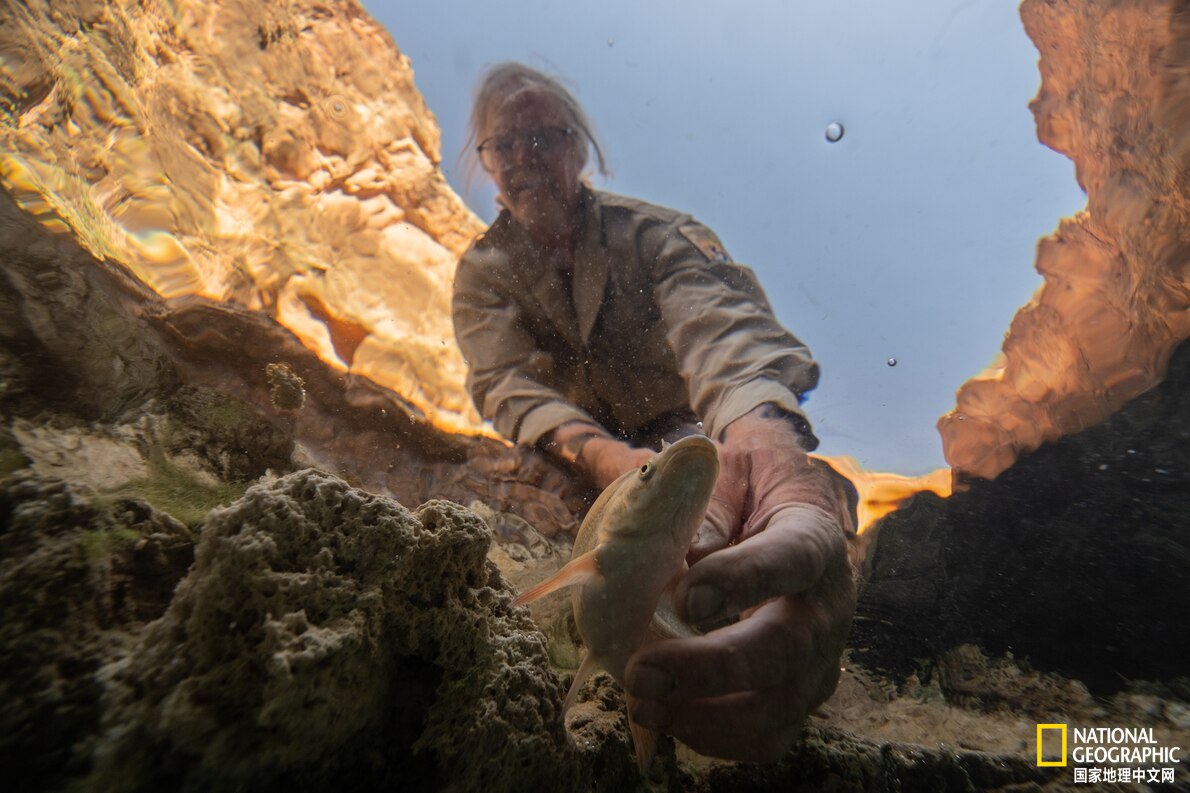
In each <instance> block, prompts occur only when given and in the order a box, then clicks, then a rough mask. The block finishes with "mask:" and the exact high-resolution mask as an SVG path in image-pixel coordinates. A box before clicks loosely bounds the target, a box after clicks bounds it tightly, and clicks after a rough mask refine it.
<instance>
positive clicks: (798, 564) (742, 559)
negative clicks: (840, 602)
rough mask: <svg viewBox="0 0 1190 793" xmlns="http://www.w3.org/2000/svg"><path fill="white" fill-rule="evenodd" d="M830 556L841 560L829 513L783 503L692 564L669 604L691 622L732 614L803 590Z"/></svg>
mask: <svg viewBox="0 0 1190 793" xmlns="http://www.w3.org/2000/svg"><path fill="white" fill-rule="evenodd" d="M708 514H709V513H708ZM836 560H844V561H845V560H846V543H845V541H844V538H843V532H842V531H841V530H840V528H839V525H838V522H837V521H836V520H835V518H833V517H832V516H831V515H830V514H828V513H827V512H826V511H824V510H822V509H819V508H818V507H814V506H810V505H808V504H789V505H784V506H782V507H781V508H779V509H777V510H775V511H774V512H773V514H772V516H771V518H770V519H769V520H768V522H767V526H766V527H765V529H764V530H763V531H761V532H760V533H759V534H756V535H755V536H753V537H751V538H749V539H747V540H745V541H744V542H741V543H739V544H738V545H733V546H730V547H723V548H722V549H721V550H718V551H716V552H714V553H708V554H707V555H706V556H705V557H704V558H702V559H700V560H699V561H698V562H697V563H696V564H694V565H692V566H691V567H690V570H689V571H687V573H686V575H685V576H683V577H682V578H681V580H680V581H679V582H678V584H677V586H676V588H675V589H674V603H675V606H676V607H677V609H678V610H679V613H681V612H683V611H684V612H685V613H684V614H681V616H683V617H685V618H686V620H687V621H689V622H692V623H695V624H698V623H704V622H710V621H717V620H722V619H726V618H729V617H734V616H735V615H737V614H739V613H740V612H742V611H744V610H745V609H747V608H750V607H751V606H754V605H757V604H759V603H762V602H764V601H766V600H768V599H770V598H774V597H779V596H781V595H793V594H796V593H798V592H801V591H803V590H806V589H809V588H810V587H811V586H813V585H814V584H815V583H816V582H817V581H818V579H819V578H821V577H822V574H823V572H824V571H825V570H826V567H827V565H828V564H830V563H832V562H834V561H836Z"/></svg>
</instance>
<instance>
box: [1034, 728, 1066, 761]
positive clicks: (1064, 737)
mask: <svg viewBox="0 0 1190 793" xmlns="http://www.w3.org/2000/svg"><path fill="white" fill-rule="evenodd" d="M1044 730H1059V731H1060V732H1061V733H1062V759H1061V760H1042V759H1041V733H1042V732H1043V731H1044ZM1047 766H1049V767H1053V766H1057V767H1062V768H1065V767H1066V725H1065V724H1038V725H1037V767H1038V768H1045V767H1047Z"/></svg>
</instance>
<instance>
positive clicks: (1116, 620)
mask: <svg viewBox="0 0 1190 793" xmlns="http://www.w3.org/2000/svg"><path fill="white" fill-rule="evenodd" d="M1188 390H1190V344H1182V345H1181V347H1179V348H1178V350H1177V351H1176V352H1175V354H1174V356H1173V357H1172V358H1171V360H1170V364H1169V374H1168V376H1167V378H1166V380H1165V381H1164V382H1163V383H1162V384H1161V385H1159V386H1158V387H1157V388H1155V389H1153V390H1152V391H1150V392H1148V393H1146V394H1145V395H1143V396H1141V397H1140V398H1138V399H1135V400H1133V401H1132V402H1130V403H1129V404H1128V405H1126V406H1125V407H1124V408H1123V409H1122V410H1120V411H1118V412H1117V413H1115V414H1114V415H1113V416H1112V417H1111V418H1109V419H1108V420H1107V421H1106V422H1104V423H1103V424H1101V425H1099V426H1097V427H1093V428H1091V429H1089V430H1086V431H1084V432H1082V433H1079V434H1077V435H1071V436H1068V437H1066V438H1063V439H1061V440H1059V441H1057V442H1055V443H1053V444H1048V445H1046V446H1043V447H1041V448H1040V449H1038V450H1037V451H1035V452H1033V453H1032V454H1028V455H1025V456H1023V457H1022V458H1021V459H1020V460H1018V461H1017V463H1016V464H1015V465H1014V466H1013V467H1012V468H1010V469H1008V470H1007V471H1005V472H1004V473H1003V474H1001V475H1000V477H999V478H998V479H996V480H995V481H991V482H989V481H982V480H981V481H976V482H974V483H972V485H971V487H970V489H969V490H968V491H967V492H960V493H956V494H955V495H953V496H951V497H950V498H949V499H947V500H942V499H939V498H937V497H935V496H933V495H932V494H928V493H922V494H919V495H917V496H915V497H914V499H913V500H912V501H911V502H910V503H909V504H908V505H907V506H905V507H903V508H901V509H900V510H898V511H897V512H894V513H892V514H891V515H889V516H888V517H886V518H885V519H884V520H883V521H882V522H881V523H879V524H877V526H876V527H874V528H873V529H871V530H870V531H874V532H876V534H875V535H874V536H875V540H874V547H872V549H871V550H870V552H869V555H868V559H867V563H866V564H867V569H866V571H865V573H866V577H867V584H866V586H865V587H864V588H863V590H862V591H861V595H860V601H859V610H858V613H857V617H856V622H855V629H854V631H853V636H852V644H853V646H855V647H856V655H857V657H858V658H859V660H860V661H861V662H863V663H864V664H865V665H867V666H869V667H874V668H878V669H883V670H886V671H889V672H892V673H894V674H897V675H900V676H904V675H907V674H909V673H910V672H911V671H912V670H914V669H915V668H916V667H917V665H918V661H917V660H915V659H920V658H937V657H938V656H939V655H940V654H941V653H942V652H943V651H945V650H947V649H949V648H951V647H955V646H957V645H960V644H965V643H974V644H978V645H980V646H981V647H983V648H985V649H987V650H989V651H991V652H993V653H997V654H998V653H1003V652H1009V651H1010V652H1012V653H1013V654H1014V655H1015V656H1016V657H1018V658H1028V659H1029V661H1030V663H1032V664H1033V665H1034V666H1038V667H1041V668H1045V669H1052V670H1058V671H1062V672H1064V673H1066V674H1068V675H1071V676H1073V677H1076V678H1078V679H1080V680H1082V681H1083V682H1085V683H1086V684H1087V685H1088V686H1089V687H1090V688H1091V690H1092V691H1093V692H1096V693H1111V692H1113V691H1115V690H1117V689H1119V688H1120V687H1121V686H1122V685H1123V684H1124V683H1125V679H1126V678H1143V679H1158V680H1169V679H1173V678H1176V677H1178V676H1185V675H1187V674H1188V673H1190V668H1188V667H1187V665H1186V655H1185V652H1184V649H1183V647H1182V645H1181V643H1180V641H1179V638H1180V637H1184V636H1186V635H1190V612H1187V610H1186V609H1185V608H1184V607H1183V606H1184V604H1186V603H1190V517H1188V516H1190V400H1187V398H1186V395H1187V392H1188Z"/></svg>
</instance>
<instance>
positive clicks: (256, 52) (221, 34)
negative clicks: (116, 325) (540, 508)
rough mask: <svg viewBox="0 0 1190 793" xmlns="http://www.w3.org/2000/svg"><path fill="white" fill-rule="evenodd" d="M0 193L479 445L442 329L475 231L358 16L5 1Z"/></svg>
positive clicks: (398, 80)
mask: <svg viewBox="0 0 1190 793" xmlns="http://www.w3.org/2000/svg"><path fill="white" fill-rule="evenodd" d="M4 14H5V16H7V17H8V20H7V21H6V24H4V25H3V26H0V59H2V60H0V64H2V66H3V68H2V69H0V112H2V113H3V123H0V181H2V183H3V184H4V186H5V187H6V188H7V189H8V190H10V191H11V192H12V193H13V195H14V196H15V197H16V198H17V200H18V201H19V202H20V204H21V205H22V207H24V208H25V209H26V211H28V212H30V213H31V214H33V215H35V216H36V217H38V218H40V219H41V220H42V222H43V223H44V225H45V226H46V227H47V228H50V229H54V230H57V231H60V232H62V233H65V234H70V235H73V236H74V238H75V239H77V240H78V241H79V242H80V243H81V244H82V246H83V247H84V248H85V249H86V250H87V251H89V252H90V253H91V254H92V255H93V256H95V257H96V258H97V259H99V260H101V261H105V262H108V263H110V264H113V265H117V266H120V267H122V268H124V269H126V270H127V271H129V272H131V273H133V274H134V275H135V276H136V278H138V279H139V280H140V281H142V282H143V283H144V284H146V285H148V286H149V287H150V288H152V289H153V290H154V291H155V292H156V293H157V294H158V295H161V296H162V297H165V298H178V297H183V296H187V295H198V296H203V297H207V298H211V299H213V300H217V301H229V302H231V303H234V304H237V305H241V306H244V307H247V308H250V309H253V310H256V311H260V312H263V313H264V314H266V315H268V316H271V317H274V318H275V319H276V320H277V321H278V322H279V323H280V324H281V325H282V326H284V327H286V328H288V329H290V330H291V331H293V332H294V333H295V334H296V335H297V336H298V337H299V338H300V339H302V341H303V343H304V344H306V346H308V347H309V348H310V349H312V350H314V351H315V352H316V353H317V354H318V356H319V357H320V358H321V359H322V360H323V361H325V362H327V363H328V364H330V365H331V366H332V367H334V368H336V369H339V370H342V371H349V372H351V373H353V374H359V375H362V376H364V377H367V378H369V379H371V380H373V381H374V382H376V383H378V384H380V385H383V386H385V387H387V388H390V389H392V390H394V391H395V392H397V393H399V394H401V395H402V396H404V398H405V399H406V400H407V401H408V402H409V403H410V404H411V405H413V406H414V407H415V408H416V409H417V410H418V411H421V412H423V413H425V414H426V415H428V416H429V417H430V418H431V420H432V421H435V422H437V423H439V424H440V425H442V426H444V427H449V428H452V429H465V430H469V431H475V428H476V427H477V424H478V417H477V416H476V414H475V412H474V409H473V408H472V406H471V402H470V399H469V398H468V396H467V395H466V393H465V392H464V389H463V377H464V372H465V368H464V364H463V361H462V358H461V356H460V354H459V352H458V349H457V347H456V346H455V344H454V340H453V339H454V336H453V332H452V330H451V325H450V310H449V309H450V279H451V276H452V274H453V272H454V265H455V260H456V258H457V256H458V254H460V253H461V252H462V250H463V249H464V248H465V247H466V245H467V244H468V243H469V242H470V240H471V238H472V237H473V236H474V234H475V233H476V232H477V231H478V230H479V229H480V228H481V226H480V223H479V221H478V219H477V218H476V217H475V216H474V215H473V214H472V213H471V212H470V211H469V210H468V209H467V208H466V207H465V206H463V204H462V203H461V201H460V200H459V199H458V197H457V196H456V195H455V194H454V192H453V191H451V190H450V188H449V187H448V186H447V184H446V181H445V179H444V178H443V176H442V174H441V173H440V172H439V170H438V168H437V164H438V162H439V159H440V156H441V155H440V151H439V146H440V143H439V132H438V128H437V126H436V125H435V123H434V119H433V116H432V114H431V113H430V111H429V110H428V109H427V108H426V107H425V103H424V102H423V100H422V98H421V95H420V94H418V93H417V91H416V89H415V88H414V87H413V73H412V69H411V67H410V65H409V61H408V59H407V58H405V57H404V56H402V55H401V54H400V53H399V52H398V51H397V50H396V48H395V47H394V45H393V43H392V40H391V39H390V38H389V36H388V35H387V34H386V33H385V31H384V30H383V28H381V27H380V26H379V25H377V24H376V23H375V22H374V21H373V20H372V19H371V18H369V17H368V16H367V15H366V14H365V13H364V11H363V9H362V8H361V7H360V6H359V4H358V3H356V2H354V1H353V0H336V2H333V3H317V2H302V1H301V0H299V1H298V2H286V3H282V4H280V5H278V4H269V5H267V6H261V5H260V4H259V3H255V2H250V1H249V0H233V2H227V3H218V4H214V5H212V4H209V3H196V2H180V3H174V2H164V0H160V1H157V0H154V1H153V2H147V3H133V2H108V3H104V2H83V1H81V0H80V1H79V2H66V3H61V2H54V3H46V2H34V3H19V2H6V3H5V10H4Z"/></svg>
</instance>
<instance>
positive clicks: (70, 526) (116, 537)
mask: <svg viewBox="0 0 1190 793" xmlns="http://www.w3.org/2000/svg"><path fill="white" fill-rule="evenodd" d="M193 543H194V539H193V536H192V535H191V533H190V531H189V530H187V529H186V527H185V526H183V525H182V524H180V523H178V522H177V521H176V520H174V519H173V518H171V517H170V516H168V515H165V514H163V513H161V512H158V511H157V510H155V509H153V508H152V507H151V506H149V505H148V504H146V503H145V502H143V501H137V500H129V499H101V498H98V497H97V496H96V494H95V493H94V491H92V490H90V489H89V488H86V487H80V486H76V485H70V484H67V483H65V482H62V481H59V480H53V479H46V478H43V477H40V476H38V475H36V474H34V473H32V472H30V471H22V472H18V473H16V474H13V475H12V476H9V477H7V478H4V479H0V703H3V706H2V707H0V765H2V766H3V768H4V769H5V770H4V775H5V786H6V787H7V788H9V789H11V790H49V789H57V788H58V787H59V786H60V785H63V784H64V783H66V782H67V781H68V780H69V779H71V778H74V779H77V778H80V777H82V776H84V775H85V774H86V772H87V771H88V769H89V767H90V762H91V758H90V752H91V750H92V748H93V747H94V746H95V742H96V738H97V733H98V729H99V722H100V719H101V717H102V713H103V707H102V704H101V698H102V692H103V682H102V677H103V675H102V671H101V670H102V668H103V667H104V665H106V664H108V663H110V662H112V661H114V660H116V659H118V658H120V657H122V656H124V655H125V654H127V652H128V651H129V649H130V648H131V647H132V645H133V643H134V641H135V637H136V635H137V633H138V632H139V631H140V630H141V629H142V628H143V627H144V625H145V624H146V623H148V622H150V621H152V620H154V619H156V618H158V617H159V616H161V614H162V613H164V612H165V610H166V607H167V606H168V605H169V602H170V598H171V597H172V595H173V590H174V586H175V585H176V584H177V582H178V581H180V580H181V579H182V577H183V576H184V575H185V573H186V570H187V569H188V568H189V567H190V563H191V560H192V559H193V555H194V546H193Z"/></svg>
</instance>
